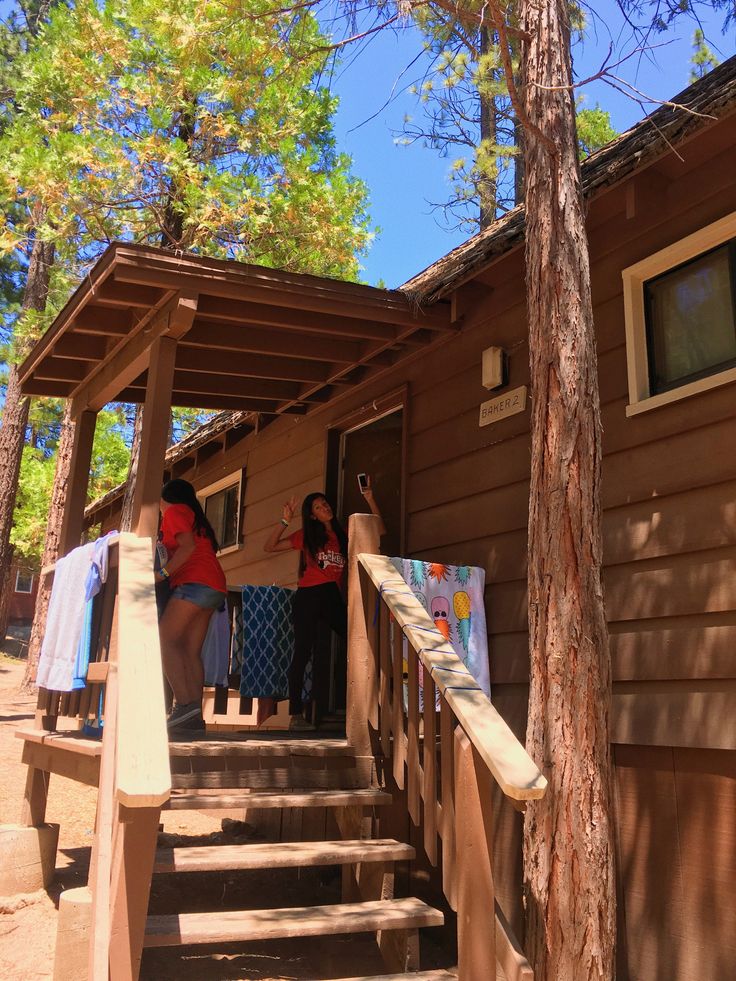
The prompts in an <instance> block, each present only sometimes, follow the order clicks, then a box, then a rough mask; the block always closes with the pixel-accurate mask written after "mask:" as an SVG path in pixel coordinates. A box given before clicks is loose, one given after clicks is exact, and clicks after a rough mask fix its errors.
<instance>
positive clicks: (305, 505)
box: [299, 492, 348, 575]
mask: <svg viewBox="0 0 736 981" xmlns="http://www.w3.org/2000/svg"><path fill="white" fill-rule="evenodd" d="M320 497H321V498H324V500H325V501H327V503H328V504H329V505H330V507H331V508H332V503H331V501H330V500H329V498H328V497H327V496H326V495H325V494H322V493H320V492H317V493H314V494H307V496H306V497H305V498H304V500H303V501H302V531H303V532H304V551H309V554H310V555H311V556H312V558H313V559H314V560H315V562H316V561H317V552H318V551H319V550H320V549H321V548H324V547H325V545H326V544H327V529H326V528H325V526H324V525H323V524H322V522H321V521H318V520H317V519H316V518H315V517H314V516H313V514H312V505H313V504H314V502H315V501H317V500H319V498H320ZM332 513H333V518H332V521H331V525H332V530H333V532H334V533H335V537H336V538H337V541H338V544H339V545H340V551H341V552H342V554H343V555H344V556H345V557H346V558H347V554H348V536H347V535H346V534H345V530H344V529H343V527H342V525H341V524H340V522H339V521H338V520H337V518H335V517H334V513H335V509H334V508H332ZM304 566H305V561H304V555H303V554H302V556H301V557H300V560H299V575H301V574H302V573H303V572H304Z"/></svg>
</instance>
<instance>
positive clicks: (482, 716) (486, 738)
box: [357, 552, 547, 801]
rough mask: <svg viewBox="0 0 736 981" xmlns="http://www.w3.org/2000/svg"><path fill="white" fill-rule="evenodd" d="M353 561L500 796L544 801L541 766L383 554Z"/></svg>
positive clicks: (544, 789)
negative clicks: (466, 738)
mask: <svg viewBox="0 0 736 981" xmlns="http://www.w3.org/2000/svg"><path fill="white" fill-rule="evenodd" d="M357 558H358V562H359V563H360V564H361V565H362V566H363V568H364V569H365V570H366V572H367V573H368V575H369V576H370V578H371V580H372V582H373V584H374V586H375V587H376V589H377V590H378V593H379V596H380V598H381V600H382V601H383V602H384V603H385V604H386V606H387V607H388V609H389V610H390V612H391V614H392V615H393V617H394V618H395V619H396V621H397V623H398V624H399V626H400V627H401V630H402V633H403V634H404V636H405V637H406V639H407V640H408V642H409V644H410V645H411V646H412V648H413V649H414V650H415V651H416V653H417V655H418V657H419V660H420V661H421V663H422V664H423V666H424V668H425V669H426V670H427V671H428V672H429V674H430V677H431V678H432V680H433V681H434V683H435V685H436V687H437V688H438V689H439V690H440V692H441V694H442V695H443V696H444V698H445V699H446V700H447V703H448V705H449V706H450V707H451V709H452V711H453V712H454V714H455V716H456V717H457V718H458V720H459V721H460V722H461V723H462V726H463V729H464V730H465V732H466V734H467V736H468V738H469V739H470V741H471V743H472V744H473V746H474V747H475V749H476V750H477V751H478V753H479V755H480V757H481V759H482V760H483V761H484V763H485V764H486V766H487V767H488V769H489V770H490V771H491V773H492V774H493V776H494V778H495V780H496V782H497V783H498V785H499V787H500V788H501V790H502V791H503V792H504V794H505V795H506V796H507V797H510V798H512V799H513V800H517V801H526V800H537V799H539V798H540V797H543V796H544V793H545V791H546V788H547V780H546V779H545V777H544V776H543V774H542V773H541V771H540V769H539V767H538V766H537V765H536V763H535V762H534V761H533V760H532V758H531V757H530V756H529V754H528V753H527V751H526V749H525V748H524V746H523V745H522V744H521V742H519V740H518V739H517V738H516V736H515V735H514V733H513V732H512V731H511V729H510V728H509V726H508V725H507V724H506V722H505V721H504V720H503V719H502V718H501V716H500V715H499V713H498V710H497V709H496V708H495V707H494V705H493V703H492V702H491V701H489V699H488V697H487V696H486V694H485V693H484V692H483V691H482V689H481V688H480V686H479V685H478V682H477V681H476V680H475V678H474V677H473V676H472V674H471V673H470V672H469V671H468V669H467V668H466V666H465V665H464V664H463V662H462V661H461V660H460V658H459V657H458V656H457V654H456V653H455V651H454V650H453V648H452V645H451V644H450V643H449V642H448V641H446V640H445V639H444V637H438V636H437V629H436V627H435V625H434V623H433V621H432V619H431V618H430V616H429V614H428V613H427V611H426V610H425V609H424V607H423V606H422V605H421V603H420V602H419V601H418V600H417V598H416V597H415V595H414V593H413V592H412V590H411V588H410V586H409V584H408V583H407V582H406V580H405V579H404V577H403V576H402V575H401V574H400V572H399V571H398V570H397V569H396V566H395V565H394V564H393V563H392V562H391V560H390V559H389V558H388V557H387V556H385V555H368V554H366V553H364V552H361V553H360V554H359V555H358V556H357Z"/></svg>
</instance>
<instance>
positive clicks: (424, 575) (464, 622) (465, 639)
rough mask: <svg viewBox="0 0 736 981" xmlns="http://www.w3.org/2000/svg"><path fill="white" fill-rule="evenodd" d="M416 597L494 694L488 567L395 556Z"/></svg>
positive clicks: (486, 691) (471, 670)
mask: <svg viewBox="0 0 736 981" xmlns="http://www.w3.org/2000/svg"><path fill="white" fill-rule="evenodd" d="M391 562H392V563H393V565H394V566H395V567H396V569H397V570H398V572H399V573H400V574H401V575H402V576H403V577H404V579H405V580H406V582H407V583H408V585H409V587H410V588H411V590H412V592H413V593H414V596H415V597H416V598H417V600H418V601H419V603H421V605H422V606H423V607H424V609H425V610H426V611H427V613H428V614H429V616H430V618H431V619H432V620H433V622H434V625H435V627H436V628H437V630H438V631H439V632H440V634H442V636H443V637H444V638H445V640H448V641H449V642H450V644H451V645H452V648H453V650H454V651H455V653H456V654H457V656H458V657H459V658H460V660H461V661H462V662H463V664H464V665H465V667H466V668H467V669H468V671H470V673H471V674H472V675H473V677H474V678H475V680H476V681H477V682H478V684H479V685H480V687H481V688H482V689H483V691H484V692H485V693H486V695H487V696H488V697H489V698H490V697H491V677H490V666H489V661H488V633H487V630H486V611H485V604H484V602H483V594H484V592H485V582H486V573H485V569H480V568H478V567H477V566H470V565H445V564H444V563H442V562H423V561H420V560H418V559H402V558H393V559H391Z"/></svg>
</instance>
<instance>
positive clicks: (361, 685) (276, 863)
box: [18, 515, 545, 981]
mask: <svg viewBox="0 0 736 981" xmlns="http://www.w3.org/2000/svg"><path fill="white" fill-rule="evenodd" d="M350 533H351V534H350V541H351V547H350V556H349V655H348V693H349V697H348V713H347V738H346V739H340V738H338V739H331V740H330V739H311V738H308V739H293V738H279V737H278V736H276V734H274V738H264V737H263V736H262V735H260V734H245V735H240V736H237V735H236V736H232V737H230V738H227V737H222V736H220V737H219V738H215V739H212V738H202V739H197V740H193V741H192V742H185V743H181V742H179V743H172V744H171V745H169V744H168V742H167V734H166V730H165V709H164V697H163V684H162V675H161V670H160V658H159V656H158V654H159V651H158V631H157V621H156V609H155V597H154V589H153V577H152V572H151V563H150V554H151V544H150V542H149V541H148V540H146V539H141V538H138V537H136V536H133V535H130V534H122V535H120V537H119V539H118V540H117V542H116V543H114V544H113V546H112V556H111V558H112V562H111V566H112V569H111V574H110V576H109V578H108V582H107V584H106V585H105V587H104V589H103V592H102V593H101V594H100V597H99V600H98V602H97V606H96V610H95V626H94V636H93V640H94V651H95V656H94V658H93V660H92V662H91V664H90V668H89V672H88V683H87V686H86V687H85V689H83V690H82V691H81V692H78V693H74V694H68V693H66V694H62V693H58V692H48V691H44V690H42V692H41V697H40V699H39V709H38V712H37V717H36V725H35V726H34V727H33V728H31V729H26V730H22V731H20V732H19V733H18V735H19V736H20V738H22V739H23V742H24V748H23V759H24V762H25V763H26V764H27V766H28V777H27V784H26V792H25V799H24V802H23V811H22V818H21V824H22V825H23V826H24V827H25V829H26V830H27V833H28V834H29V835H31V836H32V837H33V838H34V839H36V840H38V841H39V843H40V849H39V851H40V856H39V859H40V858H41V857H43V859H44V861H43V862H42V861H39V863H38V869H37V872H38V874H39V875H40V876H41V877H42V878H45V879H48V877H49V876H51V875H53V866H54V861H53V858H54V842H53V838H54V832H53V829H51V828H50V826H48V825H46V824H45V808H46V799H47V794H48V782H49V778H50V775H51V774H52V773H53V774H56V775H63V776H67V777H71V778H72V779H75V780H78V781H81V782H83V783H87V784H89V785H92V786H96V787H98V804H97V821H96V832H95V839H94V843H93V848H92V859H91V867H90V875H89V882H88V885H87V887H85V888H83V889H78V890H70V891H68V892H67V893H65V894H64V896H63V900H62V908H61V909H60V923H59V934H58V938H57V948H56V962H55V968H54V977H55V979H56V981H60V979H66V978H71V977H75V978H79V977H85V976H86V977H89V978H95V979H97V978H106V977H111V978H121V979H131V978H136V977H138V973H139V969H140V963H141V956H142V952H143V949H144V948H146V947H159V946H171V945H202V944H206V945H213V944H214V945H222V944H225V945H232V944H235V943H237V944H247V943H252V942H253V941H257V940H267V939H275V938H279V937H281V938H283V937H309V936H319V935H335V934H341V933H342V934H354V933H366V932H367V933H369V934H375V937H376V942H377V945H378V950H379V951H380V954H381V957H382V959H383V962H384V964H385V970H386V971H387V972H391V973H389V974H384V975H381V977H384V978H389V977H391V978H398V977H407V978H408V977H416V978H419V979H421V978H424V979H427V981H429V979H432V981H441V979H442V981H447V979H450V978H452V977H459V978H461V979H463V981H469V979H472V981H475V979H478V981H480V979H484V981H486V979H487V978H488V977H493V976H496V977H498V978H501V979H504V978H505V979H508V981H512V979H525V981H529V979H531V978H532V976H533V975H532V972H531V969H530V967H529V965H528V963H527V961H526V959H525V958H524V955H523V953H522V951H521V949H520V947H519V945H518V942H517V941H516V939H515V938H514V936H513V933H512V932H511V930H510V928H509V926H508V924H507V923H506V921H505V919H504V917H503V914H502V913H501V911H500V909H499V908H498V906H497V904H496V902H495V896H494V887H493V867H492V866H493V863H492V852H491V846H492V840H493V831H492V827H493V820H492V799H491V787H492V784H493V782H494V781H495V783H496V784H497V786H498V788H499V789H500V791H501V792H502V793H503V794H504V795H505V796H506V797H508V798H509V799H510V800H511V801H512V802H514V803H515V806H517V807H520V808H523V806H524V802H525V800H527V799H530V798H535V797H538V796H540V795H541V794H542V793H544V786H545V781H544V778H543V777H542V776H541V774H540V773H539V771H538V770H537V768H536V767H535V766H534V764H533V763H532V762H531V760H530V759H529V758H528V756H527V755H526V753H525V751H524V749H523V747H522V746H521V745H520V744H519V743H518V742H517V740H516V739H515V737H514V736H513V735H512V733H511V732H510V730H509V729H508V728H507V726H506V725H505V723H504V722H503V721H502V720H501V718H500V716H499V715H498V714H497V712H496V711H495V709H493V707H492V706H491V705H490V703H489V702H488V701H487V699H486V698H485V696H484V695H483V694H482V692H481V691H480V690H479V688H478V685H477V684H476V683H475V682H474V680H473V679H472V677H471V676H470V675H469V673H468V672H467V670H466V669H465V668H464V666H463V665H462V662H460V660H459V659H458V658H457V656H456V655H455V654H454V652H453V651H452V648H451V647H450V645H449V644H447V643H446V642H445V641H444V639H443V638H442V637H437V636H435V635H436V631H434V630H433V629H432V626H433V625H432V621H431V620H430V618H429V616H428V614H427V613H426V611H424V609H423V608H422V607H421V606H420V605H419V603H418V602H417V600H416V598H415V597H414V595H413V594H412V592H411V590H410V589H409V587H408V586H407V585H406V584H405V583H404V584H403V586H402V583H403V580H400V578H397V573H396V570H395V568H394V566H393V565H392V564H391V563H390V562H389V561H388V560H387V559H385V558H384V557H383V556H380V555H379V554H378V548H377V545H378V540H377V529H376V519H374V518H372V516H368V515H357V516H354V517H353V519H351V528H350ZM389 581H390V586H391V588H390V589H386V588H385V587H386V585H387V583H389ZM402 636H403V637H406V639H407V641H408V650H409V658H408V666H409V681H408V701H407V702H406V703H405V699H404V682H403V678H402V659H403V651H402V643H401V638H402ZM420 669H423V671H424V678H425V681H424V686H423V687H424V696H425V697H424V705H423V708H422V710H421V711H420V707H419V706H420V696H419V691H420V681H419V678H420ZM435 692H437V693H438V699H437V700H436V699H435ZM100 696H102V699H103V701H104V713H103V714H104V727H103V736H102V739H101V740H96V739H90V738H87V737H85V735H84V734H83V733H82V732H81V728H80V727H81V726H82V725H83V723H84V722H85V721H86V720H87V719H88V718H89V717H90V716H91V715H95V714H96V706H97V705H99V704H100ZM222 808H238V809H243V811H244V812H245V816H250V817H251V818H252V816H253V815H255V814H258V813H259V812H260V814H263V813H264V812H271V813H272V814H275V815H278V820H277V824H278V826H279V829H278V832H277V833H276V834H274V835H273V839H274V840H273V841H272V842H270V843H269V842H263V843H255V844H253V843H248V844H242V845H241V844H238V845H226V846H222V847H215V846H210V847H206V848H202V847H188V848H186V847H185V848H174V849H171V848H168V849H167V848H163V849H157V837H158V831H159V820H160V815H161V811H162V810H163V809H197V810H201V809H222ZM407 814H408V816H409V819H410V821H411V824H412V826H413V827H415V828H416V834H415V835H413V836H412V837H413V839H414V840H413V842H412V843H410V842H409V841H406V840H401V838H400V837H397V836H395V835H394V829H396V828H400V827H401V826H402V825H403V824H405V823H407V822H406V820H405V818H406V815H407ZM273 827H274V826H273V823H272V830H273ZM418 850H421V851H422V852H423V861H424V863H425V866H427V867H429V868H436V869H437V870H438V871H437V876H436V879H437V881H438V882H441V889H442V892H443V893H444V901H443V903H442V905H443V906H444V908H445V911H447V912H450V911H454V912H456V914H457V955H456V957H453V956H452V955H450V957H451V961H452V962H453V964H455V966H454V967H453V968H452V969H451V970H450V971H448V970H445V969H440V970H434V971H430V972H426V971H424V972H420V973H416V972H419V971H420V968H421V952H420V945H419V935H418V931H419V930H420V929H424V928H428V927H432V926H439V925H441V924H442V922H443V919H444V911H443V909H438V908H436V907H435V906H432V905H430V904H428V903H427V902H425V901H424V900H422V899H420V898H419V897H418V896H416V895H415V894H412V892H411V891H408V893H407V894H406V895H402V894H401V893H402V892H405V891H406V890H401V889H399V890H397V889H396V888H395V883H396V882H397V878H396V869H397V866H398V867H402V866H406V863H412V862H413V861H414V860H415V859H416V857H417V855H416V853H417V851H418ZM44 863H45V864H44ZM315 866H340V867H341V868H342V889H341V894H342V902H341V903H339V904H337V905H333V906H327V907H326V906H323V905H312V904H309V905H306V906H297V907H294V906H292V905H290V904H289V902H288V896H284V903H283V905H281V906H279V907H278V908H276V909H271V908H267V909H261V910H257V909H248V910H228V911H225V912H223V911H222V910H221V909H213V910H212V911H210V912H201V911H200V912H191V913H188V912H185V911H182V912H178V913H176V914H172V915H154V916H151V915H148V900H149V892H150V886H151V879H152V876H154V875H156V874H160V873H175V874H176V876H177V877H181V876H183V877H185V878H186V875H187V874H188V873H190V872H195V871H202V870H207V871H209V872H212V873H219V874H221V875H222V876H223V879H224V877H225V876H227V875H231V874H233V870H240V871H245V870H250V871H253V870H257V869H262V868H274V867H278V868H282V869H287V868H294V869H305V868H313V867H315ZM401 881H402V882H404V881H406V882H407V883H409V884H411V883H412V877H411V876H410V875H409V876H402V877H401ZM181 896H182V904H183V905H184V904H185V903H186V900H185V899H184V898H183V897H185V896H186V886H185V885H182V887H181ZM494 909H495V911H496V912H495V916H494V914H493V910H494ZM227 949H232V946H229V947H228V948H227ZM361 967H362V965H361V963H356V964H355V974H356V976H357V975H358V974H360V972H361ZM326 976H328V975H327V974H320V977H322V978H324V977H326ZM372 977H373V975H372Z"/></svg>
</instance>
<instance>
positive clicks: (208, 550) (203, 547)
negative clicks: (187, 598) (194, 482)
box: [161, 504, 227, 593]
mask: <svg viewBox="0 0 736 981" xmlns="http://www.w3.org/2000/svg"><path fill="white" fill-rule="evenodd" d="M187 533H188V534H194V551H193V552H192V554H191V555H190V556H189V558H188V559H187V561H186V562H185V563H184V565H183V566H182V567H181V568H180V569H177V570H176V572H174V573H173V574H172V576H171V578H170V579H169V584H170V586H171V588H172V589H174V588H175V587H176V586H181V585H182V584H183V583H185V582H192V583H200V584H201V585H203V586H210V587H211V588H212V589H218V590H220V592H222V593H224V592H227V583H226V581H225V573H224V572H223V571H222V566H221V565H220V563H219V562H218V561H217V556H216V555H215V550H214V548H213V547H212V542H211V541H210V540H209V538H208V537H207V535H203V534H202V533H201V532H195V531H194V511H192V509H191V508H189V507H187V506H186V504H170V505H169V507H167V508H166V511H165V512H164V514H163V517H162V519H161V540H162V541H163V543H164V546H165V547H166V551H167V552H168V553H169V559H171V558H173V556H174V554H175V552H176V550H177V549H178V548H179V542H178V541H177V537H176V536H177V535H181V534H187Z"/></svg>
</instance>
